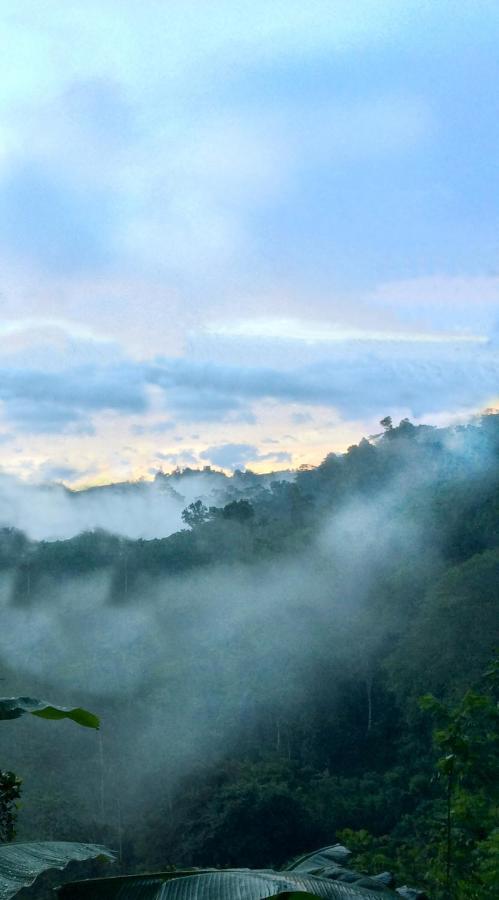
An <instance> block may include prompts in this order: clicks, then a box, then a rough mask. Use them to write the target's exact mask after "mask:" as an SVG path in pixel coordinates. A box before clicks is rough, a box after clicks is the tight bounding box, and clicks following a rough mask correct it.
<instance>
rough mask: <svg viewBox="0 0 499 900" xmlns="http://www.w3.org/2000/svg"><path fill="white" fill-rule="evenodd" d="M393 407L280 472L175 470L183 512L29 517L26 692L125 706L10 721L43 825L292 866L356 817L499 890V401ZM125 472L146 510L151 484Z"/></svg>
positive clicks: (204, 856)
mask: <svg viewBox="0 0 499 900" xmlns="http://www.w3.org/2000/svg"><path fill="white" fill-rule="evenodd" d="M381 425H382V428H383V431H382V433H381V434H380V435H378V436H376V437H374V438H371V439H369V440H367V439H364V440H362V441H361V442H360V443H359V444H358V445H354V446H352V447H350V448H349V450H348V451H347V452H346V453H344V454H329V455H328V456H327V457H326V459H325V460H324V461H323V462H322V463H321V465H319V466H317V467H316V468H309V467H307V468H304V469H302V470H299V471H297V472H296V473H294V477H290V476H289V475H288V474H286V476H285V477H284V478H283V479H281V480H280V479H279V475H278V474H276V475H274V476H272V477H269V476H259V475H256V474H254V473H251V472H246V473H238V475H237V476H236V477H234V478H232V479H228V478H226V477H225V476H223V475H222V474H221V473H214V472H212V471H208V472H205V473H197V474H195V473H193V472H189V471H188V472H186V473H184V475H183V478H184V481H183V478H182V474H181V473H176V475H175V476H174V477H172V476H166V475H160V476H158V478H157V481H156V485H155V487H154V488H153V490H155V491H158V490H159V488H160V487H161V488H162V490H163V492H164V502H165V515H166V511H167V509H168V510H170V508H171V507H169V506H168V507H167V502H170V501H171V500H172V493H171V492H172V491H174V492H175V497H174V503H175V504H176V508H179V509H180V512H179V528H178V530H177V531H175V532H174V533H172V534H170V535H169V536H166V537H165V536H162V533H161V531H160V532H159V535H160V536H158V537H153V538H151V539H144V538H139V539H132V538H130V537H126V536H125V535H126V534H130V526H129V525H128V524H125V526H124V528H123V529H122V530H121V533H120V531H119V530H118V529H116V530H115V531H111V530H102V529H95V530H87V531H82V532H81V533H79V534H76V535H75V536H73V537H70V538H68V539H66V540H51V541H49V540H40V541H37V540H34V539H33V538H30V537H28V536H27V535H26V534H25V533H24V532H23V531H21V530H18V529H16V528H13V527H12V526H11V525H9V523H8V522H6V524H5V527H4V528H3V529H2V530H1V532H0V602H1V603H2V623H3V624H2V629H1V633H0V670H1V671H0V677H1V678H2V679H3V682H2V693H4V694H6V695H7V694H12V695H16V694H20V693H22V694H30V693H31V694H33V695H34V696H45V695H47V696H52V695H54V696H57V698H58V700H59V701H60V702H61V703H65V702H68V703H69V702H70V703H71V704H73V705H74V704H76V703H78V704H81V705H82V706H85V707H88V708H90V709H92V710H95V711H96V712H97V713H98V715H99V716H100V718H101V720H102V723H103V725H102V732H101V735H99V736H96V735H95V734H91V733H89V734H86V733H75V732H74V731H73V732H71V729H70V728H66V726H65V723H61V724H60V726H59V727H60V729H61V731H62V732H63V733H64V740H58V741H57V742H56V741H55V740H54V735H53V730H51V729H50V727H47V728H45V724H46V723H43V722H38V723H36V728H37V735H36V740H34V739H33V740H32V739H31V733H32V728H33V724H32V723H31V722H29V721H27V720H24V719H23V720H20V721H16V722H14V723H12V724H11V725H10V727H9V732H8V734H7V733H6V734H5V736H4V734H3V733H2V738H3V740H2V759H1V761H0V762H1V768H2V769H4V770H13V771H15V772H16V773H18V774H19V775H20V776H21V777H22V778H23V797H24V799H23V807H22V809H21V811H20V814H19V818H18V823H17V829H18V834H19V836H20V837H22V838H23V839H26V840H28V839H33V840H34V839H38V838H42V837H43V838H44V839H57V840H64V839H71V840H86V841H89V840H90V841H94V842H98V843H107V844H109V845H110V846H112V847H115V848H119V856H120V860H121V862H122V864H123V866H124V867H125V868H128V869H130V870H133V869H138V868H148V869H151V868H154V867H156V868H161V867H164V866H165V865H167V864H169V863H175V864H183V865H191V864H195V865H221V866H225V865H240V866H246V865H248V866H269V865H281V864H283V863H284V862H286V861H288V860H290V859H291V858H292V857H293V856H295V855H297V854H299V853H301V852H306V851H307V850H311V849H313V848H314V847H316V846H321V845H322V844H328V843H332V842H333V841H334V840H336V839H338V840H344V841H345V842H346V843H347V845H349V846H350V847H351V849H353V850H355V851H356V852H357V854H358V860H359V861H360V865H361V867H362V866H363V867H364V869H365V871H373V870H375V869H379V868H383V867H386V868H390V869H392V870H395V871H396V872H397V874H399V875H401V876H402V877H405V878H406V879H408V880H412V881H413V882H415V883H418V884H421V885H422V886H424V885H426V886H427V887H428V889H429V890H431V892H432V893H431V896H432V897H434V898H438V897H444V896H446V891H447V893H448V889H449V877H450V875H449V866H450V870H451V871H452V877H453V887H452V890H453V891H454V893H453V895H452V896H455V897H456V898H464V897H466V898H468V897H469V898H474V897H476V898H485V897H493V896H495V894H494V891H495V878H496V875H497V852H498V845H497V834H498V831H497V829H498V821H497V800H498V797H497V743H494V740H495V741H497V718H494V709H495V710H497V706H495V698H496V692H497V672H496V669H494V667H493V666H492V668H491V660H492V659H493V657H494V651H495V649H496V647H497V644H498V636H499V634H498V632H499V629H498V624H499V617H498V593H499V465H498V463H499V415H494V414H490V415H486V416H483V417H481V418H479V419H477V420H475V421H473V422H471V423H470V424H468V425H463V426H457V427H452V428H432V427H429V426H424V425H421V426H414V425H413V424H412V423H410V422H409V421H408V420H403V421H402V422H401V423H400V424H399V425H398V426H395V425H394V424H393V422H392V421H391V419H390V418H389V417H386V418H384V419H383V420H382V422H381ZM203 479H205V480H203ZM206 479H208V480H209V484H208V480H206ZM193 482H196V484H199V487H196V488H193V487H192V485H193ZM215 482H216V484H215ZM184 483H185V486H186V491H185V493H183V484H184ZM187 487H188V489H187ZM116 490H117V489H116ZM120 490H121V491H125V492H126V493H127V496H129V497H130V498H131V500H130V505H129V509H130V510H136V509H137V507H136V506H134V505H133V503H134V501H133V497H134V496H135V495H137V496H138V495H141V494H143V493H144V491H146V492H147V490H149V489H148V488H147V487H144V485H129V486H127V487H126V488H125V487H123V486H121V487H120ZM99 492H101V493H99ZM217 492H218V493H217ZM107 496H109V491H108V493H107V494H106V492H105V491H104V490H103V489H94V491H93V492H92V504H94V505H95V507H96V508H97V507H98V504H99V502H102V503H107V499H106V498H107ZM99 497H100V498H101V499H100V500H99ZM87 500H88V498H87ZM87 500H85V498H74V497H73V498H70V502H71V503H76V504H78V503H80V504H85V503H87ZM40 509H41V508H40ZM40 509H39V510H38V514H39V515H40ZM158 510H159V511H160V507H155V519H156V520H157V519H158V516H159V512H158ZM182 510H183V511H182ZM168 515H170V512H168ZM470 691H471V693H469V692H470ZM467 692H468V693H467ZM428 695H432V696H433V697H434V698H437V699H431V698H430V699H428ZM422 696H426V697H427V699H426V701H424V702H423V706H422V705H421V700H420V698H421V697H422ZM463 698H464V699H463ZM423 707H425V708H423ZM458 725H459V729H460V731H459V729H458ZM435 727H436V728H437V731H436V736H435V737H432V733H433V730H434V728H435ZM456 729H458V731H459V733H458V731H456ZM494 734H495V735H496V737H495V738H494ZM458 738H459V740H458ZM463 742H464V744H465V745H466V747H468V749H469V753H468V755H466V752H464V751H463ZM449 748H451V749H449ZM449 755H453V760H454V762H453V766H454V768H452V772H450V770H449V768H448V766H449V764H448V763H447V764H446V763H445V759H446V758H447V757H448V756H449ZM442 760H444V762H442ZM446 765H447V769H446ZM449 797H450V799H449ZM449 809H450V810H451V814H452V837H453V849H452V852H451V851H449V834H450V831H449V827H448V821H447V818H446V817H448V815H450V813H449V811H448V810H449ZM449 852H451V860H450V863H449V858H448V857H449Z"/></svg>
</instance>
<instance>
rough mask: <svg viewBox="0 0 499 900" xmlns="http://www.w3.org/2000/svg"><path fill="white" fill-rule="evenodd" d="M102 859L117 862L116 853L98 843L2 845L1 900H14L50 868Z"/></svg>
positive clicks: (67, 842) (0, 866)
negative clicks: (115, 859)
mask: <svg viewBox="0 0 499 900" xmlns="http://www.w3.org/2000/svg"><path fill="white" fill-rule="evenodd" d="M98 858H105V859H109V860H114V854H113V853H111V851H110V850H107V849H106V847H99V846H98V845H97V844H78V843H71V842H69V841H36V842H33V843H26V844H24V843H19V844H16V843H14V844H0V900H10V898H11V897H14V896H15V895H16V894H17V893H19V891H20V890H22V889H23V888H25V887H29V885H31V884H33V882H34V881H35V880H36V879H37V878H38V876H39V875H41V874H42V872H46V871H47V870H48V869H64V868H65V867H66V866H67V865H68V863H70V862H73V861H82V860H87V859H98Z"/></svg>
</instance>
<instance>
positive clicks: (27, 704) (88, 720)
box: [0, 697, 100, 728]
mask: <svg viewBox="0 0 499 900" xmlns="http://www.w3.org/2000/svg"><path fill="white" fill-rule="evenodd" d="M25 713H31V715H32V716H39V717H40V718H41V719H72V720H73V722H77V724H78V725H84V726H85V727H86V728H98V727H99V725H100V722H99V719H98V717H97V716H94V714H93V713H91V712H88V710H86V709H81V708H80V707H79V706H76V707H73V708H69V707H66V706H54V704H53V703H47V702H46V701H45V700H34V699H33V697H0V720H1V719H18V718H19V716H23V715H24V714H25Z"/></svg>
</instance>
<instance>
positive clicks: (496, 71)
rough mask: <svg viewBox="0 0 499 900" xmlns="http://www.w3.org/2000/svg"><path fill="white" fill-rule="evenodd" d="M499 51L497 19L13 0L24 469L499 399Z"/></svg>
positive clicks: (313, 455) (88, 472) (12, 345)
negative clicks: (498, 51)
mask: <svg viewBox="0 0 499 900" xmlns="http://www.w3.org/2000/svg"><path fill="white" fill-rule="evenodd" d="M498 43H499V7H498V5H497V2H496V0H490V2H489V0H439V2H438V3H435V2H431V0H417V2H412V0H403V2H402V0H356V2H355V3H352V2H351V0H310V2H308V3H303V0H251V2H249V0H142V2H140V3H139V2H138V0H133V2H132V0H86V2H85V3H81V2H79V0H64V3H60V2H59V0H2V2H1V3H0V273H1V280H0V337H1V341H0V467H1V470H2V471H3V472H6V473H11V474H14V475H16V476H19V477H21V478H24V479H27V480H32V481H47V480H48V481H50V480H62V481H64V482H65V483H66V484H68V485H73V486H82V485H85V484H92V483H104V482H107V481H110V480H123V479H128V478H139V477H152V476H153V475H154V473H155V472H156V471H157V470H158V469H160V468H162V469H164V470H165V471H168V470H171V469H173V468H174V467H175V466H181V467H182V466H187V465H189V466H204V465H214V466H218V467H224V468H226V469H231V468H235V467H239V468H244V467H248V468H251V469H254V470H255V471H269V470H276V469H283V468H289V467H297V466H299V465H302V464H309V463H311V464H315V463H319V462H320V461H321V459H323V458H324V456H325V455H326V454H327V453H328V452H330V451H331V450H336V451H342V450H344V449H346V448H347V447H348V446H349V445H350V444H351V443H354V442H356V441H358V440H359V439H360V438H361V437H362V436H363V435H369V434H373V433H376V432H377V431H379V430H380V428H379V420H380V419H381V418H383V417H384V416H386V415H391V416H392V417H393V418H394V420H395V421H397V420H398V419H400V418H403V417H405V416H408V417H410V418H411V419H412V420H413V421H415V422H419V421H425V422H428V423H430V424H448V423H452V422H459V421H465V420H466V419H467V418H469V417H470V416H472V415H474V414H476V413H477V412H478V411H480V410H481V409H484V408H487V407H494V406H495V405H496V404H497V403H498V399H499V387H498V385H499V354H498V349H499V227H498V226H499V222H498V218H499V215H498V211H499V202H498V201H499V178H498V174H499V173H498V145H499V89H498V87H497V86H498V85H499V56H498V54H497V46H498Z"/></svg>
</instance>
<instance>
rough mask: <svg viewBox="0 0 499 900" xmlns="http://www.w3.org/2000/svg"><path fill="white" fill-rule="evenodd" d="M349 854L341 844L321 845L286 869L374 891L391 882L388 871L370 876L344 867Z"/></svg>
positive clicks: (378, 890) (384, 887)
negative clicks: (318, 848)
mask: <svg viewBox="0 0 499 900" xmlns="http://www.w3.org/2000/svg"><path fill="white" fill-rule="evenodd" d="M349 856H351V851H350V850H347V848H346V847H344V846H343V845H342V844H333V845H332V846H331V847H322V848H321V849H320V850H315V851H314V852H313V853H307V855H306V856H301V857H300V858H299V859H297V860H295V862H293V863H291V865H290V866H287V867H286V871H287V872H299V873H300V874H301V875H305V874H308V875H320V876H321V878H328V879H330V880H333V881H340V882H342V883H346V884H353V885H356V886H357V887H363V888H369V889H370V890H371V891H376V892H380V891H381V892H383V890H384V889H385V890H386V888H387V886H388V885H389V884H391V883H392V881H393V877H392V876H391V874H390V873H389V872H383V873H382V874H381V875H375V876H374V877H373V878H370V877H369V876H367V875H363V874H362V873H361V872H355V871H354V870H353V869H347V868H345V865H344V863H345V862H346V860H347V859H348V857H349Z"/></svg>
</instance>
